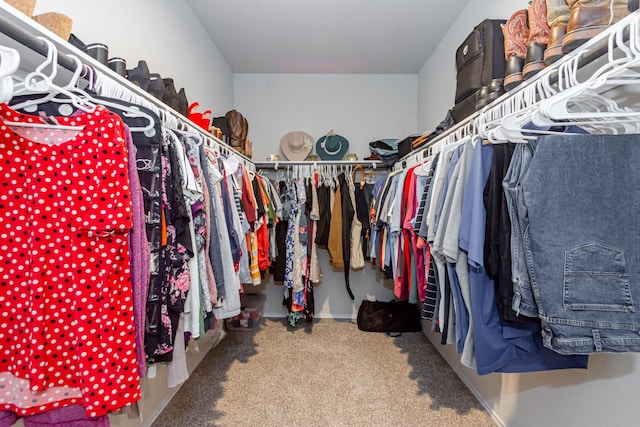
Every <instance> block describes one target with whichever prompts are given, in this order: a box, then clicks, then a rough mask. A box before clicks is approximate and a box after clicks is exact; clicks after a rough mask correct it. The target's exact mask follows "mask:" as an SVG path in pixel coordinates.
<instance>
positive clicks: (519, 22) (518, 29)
mask: <svg viewBox="0 0 640 427" xmlns="http://www.w3.org/2000/svg"><path fill="white" fill-rule="evenodd" d="M502 33H503V34H504V55H505V58H506V59H507V67H506V69H505V73H504V88H505V89H506V90H511V89H513V88H515V87H516V86H518V85H519V84H520V83H522V80H523V77H522V68H523V67H524V58H525V56H526V55H527V41H528V40H529V27H527V10H526V9H522V10H518V11H516V12H515V13H514V14H513V15H511V17H510V18H509V19H508V20H507V22H506V23H505V24H503V25H502Z"/></svg>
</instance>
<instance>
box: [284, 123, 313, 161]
mask: <svg viewBox="0 0 640 427" xmlns="http://www.w3.org/2000/svg"><path fill="white" fill-rule="evenodd" d="M312 149H313V137H312V136H311V135H309V134H308V133H305V132H302V131H299V130H296V131H293V132H289V133H288V134H286V135H285V136H283V137H282V139H280V150H282V154H284V156H285V157H286V158H287V159H289V160H298V161H299V160H304V159H306V158H307V156H308V155H309V154H311V150H312Z"/></svg>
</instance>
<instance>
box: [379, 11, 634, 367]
mask: <svg viewBox="0 0 640 427" xmlns="http://www.w3.org/2000/svg"><path fill="white" fill-rule="evenodd" d="M629 26H630V28H631V31H630V34H631V38H630V39H629V40H628V41H625V39H624V37H621V36H620V35H619V33H617V32H616V31H624V29H625V28H629ZM638 29H640V19H639V18H638V16H634V17H631V18H629V19H627V20H625V21H624V22H622V23H621V24H620V25H619V26H618V27H617V28H615V29H613V30H612V31H611V33H610V34H609V35H608V37H609V46H610V47H611V48H612V49H613V48H616V49H617V50H619V51H621V52H622V53H623V54H624V56H623V57H622V58H621V57H620V56H617V57H615V59H613V56H612V57H611V60H610V61H606V63H605V64H603V65H601V67H600V68H599V69H597V70H596V71H595V72H593V75H592V76H591V77H587V78H586V79H585V78H583V79H582V82H580V81H579V79H578V78H577V75H576V73H577V70H578V67H577V61H578V59H577V58H574V59H568V60H566V61H565V62H564V63H563V64H561V65H560V69H561V70H562V71H561V72H560V79H559V81H558V83H557V85H552V84H551V83H550V81H549V73H548V72H547V73H546V74H545V72H543V74H542V75H541V76H540V77H539V78H538V79H537V80H536V81H535V82H533V83H532V84H530V85H529V86H527V87H526V88H524V89H523V90H522V91H520V92H518V93H516V94H514V95H513V96H512V98H511V100H510V102H505V103H503V104H500V105H498V106H495V107H493V108H490V109H485V110H483V111H482V112H481V113H480V114H479V116H478V117H477V121H476V122H475V123H473V125H472V126H470V128H472V129H475V135H473V136H467V137H464V138H462V139H460V140H455V141H451V140H450V141H447V142H449V143H448V144H444V145H441V146H439V147H438V149H437V150H434V152H433V153H431V154H433V155H428V156H427V157H426V158H425V159H424V160H421V161H420V162H419V163H417V164H412V165H408V167H406V168H405V169H399V170H397V171H394V173H393V174H391V177H390V178H389V181H388V182H387V183H385V184H384V185H382V188H381V190H380V192H379V194H380V197H379V199H377V200H378V201H377V204H374V207H375V209H374V212H375V214H376V217H375V218H376V220H377V222H376V227H377V229H378V230H379V234H380V235H381V237H380V238H379V241H377V247H378V251H377V252H376V253H377V254H378V253H379V254H382V255H381V262H380V264H381V265H382V266H383V268H385V269H386V271H388V273H389V274H390V275H392V277H393V278H394V281H395V284H396V287H395V293H396V296H397V297H398V298H409V299H410V300H413V301H424V303H425V304H424V306H423V317H424V318H425V319H429V320H432V331H433V332H438V333H440V334H441V342H442V344H454V345H456V351H457V352H458V353H459V354H460V358H461V359H460V360H461V363H462V364H463V365H465V366H467V367H469V368H472V369H475V370H476V371H477V373H479V374H487V373H491V372H531V371H540V370H549V369H566V368H586V367H587V364H588V355H590V354H592V353H598V352H628V351H640V340H639V339H638V332H639V331H640V321H639V319H638V316H637V314H636V311H637V310H636V307H635V305H634V302H633V301H635V300H637V298H640V285H639V284H640V271H638V269H637V268H636V266H637V263H636V261H635V260H637V259H640V251H639V250H638V245H637V244H636V240H637V238H636V236H637V234H636V231H637V230H636V228H637V221H635V220H634V219H633V218H636V216H637V212H636V211H635V210H636V209H637V207H638V206H640V199H639V196H638V192H637V185H636V184H635V183H637V182H640V173H639V172H638V171H637V168H635V167H633V165H634V164H635V162H637V161H640V157H639V154H640V139H638V137H637V135H636V134H637V132H638V126H637V122H635V121H633V120H628V117H633V116H634V115H635V114H637V113H638V111H640V107H639V106H638V105H639V103H638V101H637V99H633V98H627V99H620V98H616V96H615V94H616V93H617V92H616V90H615V89H619V88H620V87H621V86H622V85H630V84H634V85H637V83H638V82H639V81H640V76H639V75H638V73H637V72H636V71H635V69H633V67H635V65H636V64H637V63H638V60H640V50H638V49H637V46H640V36H639V34H640V33H639V32H638ZM416 188H417V189H418V190H417V191H414V189H416ZM398 194H400V196H398ZM374 195H376V192H375V191H374ZM405 205H407V206H408V207H407V208H406V209H404V210H403V207H404V206H405ZM613 206H616V207H619V209H618V208H614V209H613V210H612V207H613ZM593 212H599V213H603V212H604V213H605V214H602V215H605V217H606V219H605V220H603V217H602V216H601V215H594V214H593ZM403 233H405V234H403ZM413 233H415V234H416V235H417V236H418V240H417V243H416V244H415V245H413V244H412V243H413V242H414V241H413V240H412V237H413ZM385 239H386V240H385ZM420 248H422V249H420ZM385 251H386V252H385ZM389 251H391V254H390V255H389V254H387V252H389ZM407 251H408V252H409V255H408V256H407ZM419 256H424V259H425V261H424V263H422V262H414V259H416V260H417V259H419ZM382 259H384V262H383V261H382ZM416 264H417V265H418V267H417V268H416V269H414V266H415V265H416ZM407 274H408V277H407ZM413 277H415V278H416V280H417V281H418V285H417V287H416V288H417V291H418V292H417V297H416V294H415V293H414V287H413ZM431 278H433V280H430V279H431ZM421 291H424V293H421ZM423 295H424V298H423Z"/></svg>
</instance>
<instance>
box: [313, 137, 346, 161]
mask: <svg viewBox="0 0 640 427" xmlns="http://www.w3.org/2000/svg"><path fill="white" fill-rule="evenodd" d="M347 151H349V141H347V138H345V137H344V136H341V135H336V134H335V133H334V132H333V130H330V131H329V132H328V133H327V134H326V135H325V136H323V137H321V138H320V139H319V140H318V141H317V142H316V153H318V156H320V158H321V159H322V160H341V159H342V158H343V157H344V155H345V154H346V152H347Z"/></svg>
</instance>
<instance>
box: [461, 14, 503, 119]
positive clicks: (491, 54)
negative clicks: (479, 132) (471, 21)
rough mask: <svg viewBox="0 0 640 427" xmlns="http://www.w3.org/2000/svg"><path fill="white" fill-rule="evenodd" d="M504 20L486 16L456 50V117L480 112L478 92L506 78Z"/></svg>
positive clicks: (463, 117)
mask: <svg viewBox="0 0 640 427" xmlns="http://www.w3.org/2000/svg"><path fill="white" fill-rule="evenodd" d="M505 22H506V21H505V20H502V19H485V20H484V21H482V22H480V23H479V24H478V25H476V27H475V28H474V29H473V31H472V32H471V34H469V35H468V36H467V38H466V39H465V41H464V42H463V43H462V44H461V45H460V46H459V47H458V49H457V50H456V96H455V106H454V107H453V112H452V114H453V118H454V120H455V121H456V123H460V122H461V121H462V120H464V119H465V118H466V117H468V116H469V115H471V114H472V113H474V112H475V111H476V108H475V107H476V101H477V92H478V91H479V90H480V88H482V87H485V88H487V87H489V85H490V84H491V82H492V81H494V80H495V81H499V80H501V79H503V78H504V71H505V68H506V65H507V61H506V59H505V57H504V36H503V34H502V28H501V27H500V24H504V23H505Z"/></svg>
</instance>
